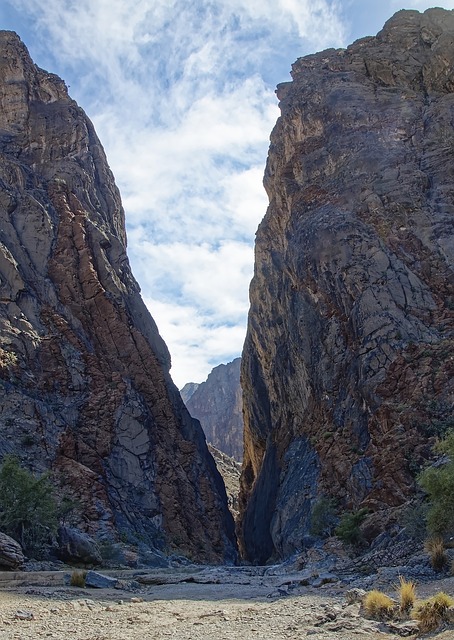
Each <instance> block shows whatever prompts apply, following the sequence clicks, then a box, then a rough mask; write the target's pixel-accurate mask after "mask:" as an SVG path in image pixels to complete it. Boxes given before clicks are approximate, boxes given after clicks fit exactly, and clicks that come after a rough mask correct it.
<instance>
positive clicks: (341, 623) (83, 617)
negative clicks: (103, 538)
mask: <svg viewBox="0 0 454 640" xmlns="http://www.w3.org/2000/svg"><path fill="white" fill-rule="evenodd" d="M453 587H454V578H450V579H447V580H445V581H443V582H440V581H438V582H433V583H427V584H425V585H421V588H420V589H419V592H420V596H421V597H427V596H429V595H433V594H435V593H437V592H438V591H440V590H444V591H446V592H447V593H451V594H452V592H453ZM347 589H348V586H345V585H341V584H337V585H336V584H330V585H324V586H322V587H320V588H318V589H315V588H313V587H300V588H299V589H298V590H297V591H298V592H295V593H292V594H291V595H279V594H277V593H276V580H274V583H273V582H272V581H271V582H270V581H266V580H265V581H264V580H263V578H262V579H258V578H257V579H250V582H249V583H248V584H238V583H231V582H222V583H221V584H191V583H179V584H164V585H153V586H144V585H142V586H141V587H140V588H138V589H137V590H136V591H135V592H134V593H133V592H131V591H130V590H121V589H81V588H76V587H64V586H29V587H27V586H14V587H3V588H2V589H1V590H0V638H2V639H3V638H4V639H8V640H9V639H13V638H14V639H17V640H29V639H32V638H33V640H36V638H56V639H57V638H58V639H66V638H67V637H69V638H71V639H74V640H126V639H128V640H129V639H130V640H139V639H140V640H154V639H158V638H159V639H168V638H171V637H173V638H178V639H179V640H196V639H197V640H198V639H201V640H205V639H207V640H208V639H210V640H234V639H235V640H238V639H239V638H241V639H245V640H249V639H251V640H255V639H261V640H268V639H274V638H276V639H277V638H285V639H292V640H293V639H295V640H296V639H298V640H301V639H304V638H314V639H316V640H317V639H320V640H353V639H354V640H358V639H361V638H364V639H369V640H378V639H379V638H380V639H386V638H396V637H398V636H396V635H394V634H391V633H389V632H386V630H385V627H383V626H382V625H381V624H380V623H378V622H375V621H371V620H366V619H364V618H363V617H362V615H360V614H359V605H349V606H347V605H346V599H345V591H346V590H347ZM411 637H415V635H414V634H413V636H411ZM427 637H431V638H436V639H437V640H453V639H454V630H453V629H452V628H451V629H446V630H444V631H441V632H439V633H437V634H433V635H431V636H427Z"/></svg>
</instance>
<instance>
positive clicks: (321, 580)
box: [311, 573, 339, 587]
mask: <svg viewBox="0 0 454 640" xmlns="http://www.w3.org/2000/svg"><path fill="white" fill-rule="evenodd" d="M333 582H339V577H338V576H336V575H334V573H321V574H320V575H318V576H317V577H316V578H314V579H313V580H312V582H311V585H312V586H313V587H321V586H323V585H324V584H331V583H333Z"/></svg>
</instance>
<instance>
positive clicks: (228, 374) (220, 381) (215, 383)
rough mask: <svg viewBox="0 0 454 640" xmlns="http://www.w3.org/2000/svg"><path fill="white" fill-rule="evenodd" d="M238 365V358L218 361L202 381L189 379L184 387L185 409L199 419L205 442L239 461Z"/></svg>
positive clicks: (239, 395) (241, 453)
mask: <svg viewBox="0 0 454 640" xmlns="http://www.w3.org/2000/svg"><path fill="white" fill-rule="evenodd" d="M240 365H241V358H236V359H235V360H233V361H232V362H229V363H228V364H220V365H218V366H217V367H215V368H214V369H213V370H212V371H211V373H210V374H209V375H208V378H207V379H206V381H205V382H202V383H201V384H198V385H196V386H195V388H194V387H191V386H190V385H191V384H193V383H189V384H187V385H185V387H184V389H185V396H186V398H187V399H186V400H185V404H186V406H187V408H188V411H189V413H190V414H191V416H192V417H193V418H197V420H200V424H201V425H202V429H203V431H204V432H205V435H206V438H207V440H208V442H209V443H210V444H212V445H213V446H214V447H216V449H219V450H220V451H222V452H223V453H226V454H227V455H228V456H230V457H231V458H234V459H235V460H239V461H241V460H242V459H243V400H242V392H241V386H240ZM182 392H183V390H182ZM182 395H183V393H182ZM188 395H189V397H188Z"/></svg>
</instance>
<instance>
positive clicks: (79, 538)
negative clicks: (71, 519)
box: [57, 526, 102, 564]
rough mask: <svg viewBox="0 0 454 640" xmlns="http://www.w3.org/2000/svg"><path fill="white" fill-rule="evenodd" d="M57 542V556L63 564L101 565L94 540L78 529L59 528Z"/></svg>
mask: <svg viewBox="0 0 454 640" xmlns="http://www.w3.org/2000/svg"><path fill="white" fill-rule="evenodd" d="M57 542H58V549H57V555H58V557H59V558H60V560H62V561H64V562H68V563H69V564H71V563H80V564H101V562H102V558H101V554H100V551H99V547H98V545H97V544H96V542H95V540H93V538H91V537H90V536H89V535H88V534H86V533H83V532H82V531H79V529H73V528H71V527H65V526H61V527H59V529H58V536H57Z"/></svg>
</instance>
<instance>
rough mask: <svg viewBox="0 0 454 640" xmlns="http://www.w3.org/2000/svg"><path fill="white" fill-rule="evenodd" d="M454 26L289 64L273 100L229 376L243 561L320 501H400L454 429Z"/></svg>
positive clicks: (429, 21)
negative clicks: (236, 389)
mask: <svg viewBox="0 0 454 640" xmlns="http://www.w3.org/2000/svg"><path fill="white" fill-rule="evenodd" d="M453 69H454V14H453V12H451V11H445V10H442V9H430V10H428V11H426V12H425V13H424V14H421V13H419V12H417V11H400V12H398V13H397V14H396V15H395V16H394V17H393V18H392V19H391V20H389V21H388V22H387V23H386V25H385V27H384V28H383V30H382V31H381V32H380V33H379V34H378V35H377V36H376V37H369V38H364V39H362V40H359V41H357V42H355V43H354V44H353V45H351V46H350V47H348V48H347V49H346V50H328V51H324V52H322V53H318V54H316V55H310V56H307V57H305V58H301V59H299V60H297V62H296V63H295V64H294V65H293V72H292V77H293V81H292V82H289V83H285V84H283V85H280V86H279V87H278V92H277V93H278V97H279V99H280V108H281V114H282V115H281V117H280V118H279V120H278V122H277V124H276V127H275V129H274V131H273V133H272V136H271V146H270V151H269V157H268V163H267V168H266V173H265V187H266V190H267V193H268V195H269V200H270V204H269V208H268V212H267V214H266V216H265V218H264V220H263V222H262V223H261V225H260V227H259V230H258V234H257V241H256V265H255V275H254V279H253V281H252V285H251V294H250V295H251V307H250V315H249V325H248V334H247V338H246V342H245V347H244V352H243V363H242V380H243V401H244V407H245V409H244V418H245V427H244V428H245V454H244V464H243V473H242V491H241V497H240V500H241V509H242V523H241V538H242V547H243V551H244V553H245V555H246V557H247V558H249V559H250V560H252V561H254V562H263V561H265V560H267V559H268V558H270V557H271V556H287V555H288V554H290V553H292V552H293V551H294V550H295V549H298V548H300V546H301V541H302V538H303V537H304V536H305V535H306V534H307V533H308V532H309V531H310V522H311V512H312V509H313V506H314V504H315V503H316V501H317V500H318V499H319V498H320V497H322V496H334V497H335V498H336V499H337V501H338V505H339V513H340V512H342V511H343V510H351V509H357V508H358V507H368V508H369V509H370V510H371V511H374V512H378V513H380V512H381V511H382V510H389V509H390V508H392V507H394V506H397V505H400V504H402V503H403V502H404V501H405V500H406V499H407V498H408V496H411V495H412V494H413V492H414V490H415V481H414V476H415V472H416V471H417V470H418V469H419V467H420V465H421V464H422V463H423V462H424V460H426V459H427V458H428V457H429V456H430V452H431V445H432V442H433V436H434V435H437V434H442V433H443V432H444V431H445V430H446V429H447V428H448V427H450V426H453V412H452V408H453V401H454V376H453V368H454V334H453V329H454V323H453V315H454V313H453V312H454V285H453V255H454V234H453V223H454V201H453V196H454V153H453V152H454V128H453V113H454V72H453Z"/></svg>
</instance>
